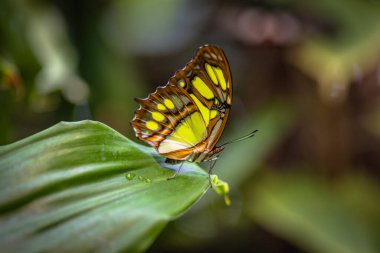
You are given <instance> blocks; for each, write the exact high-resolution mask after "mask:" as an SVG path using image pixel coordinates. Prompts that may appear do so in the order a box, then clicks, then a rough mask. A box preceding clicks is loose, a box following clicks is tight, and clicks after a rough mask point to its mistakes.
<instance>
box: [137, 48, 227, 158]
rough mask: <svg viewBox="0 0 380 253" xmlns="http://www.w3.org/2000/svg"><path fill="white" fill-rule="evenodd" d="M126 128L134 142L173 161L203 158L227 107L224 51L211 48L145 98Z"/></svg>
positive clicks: (219, 129)
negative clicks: (141, 142)
mask: <svg viewBox="0 0 380 253" xmlns="http://www.w3.org/2000/svg"><path fill="white" fill-rule="evenodd" d="M137 101H138V102H139V103H140V108H139V109H138V110H137V111H136V114H135V118H134V119H133V120H132V122H131V124H132V126H133V128H134V130H135V132H136V135H137V137H138V138H139V139H141V140H144V141H146V142H147V143H149V144H151V145H153V146H154V147H155V148H156V149H157V151H158V153H160V154H163V155H165V156H166V157H168V158H171V159H175V160H191V161H193V160H198V161H202V160H205V159H207V154H208V152H210V151H211V150H212V149H213V148H214V146H215V145H216V143H217V142H218V140H219V138H220V136H221V134H222V132H223V129H224V127H225V124H226V122H227V119H228V115H229V111H230V106H231V102H232V80H231V73H230V69H229V65H228V61H227V59H226V57H225V55H224V53H223V51H222V50H221V49H220V48H219V47H217V46H212V45H205V46H203V47H201V48H199V49H198V51H197V52H196V54H195V56H194V58H193V59H192V60H191V61H190V62H189V63H188V64H187V65H186V66H185V68H183V69H182V70H179V71H177V72H176V73H175V75H174V76H173V77H172V78H170V79H169V82H168V84H167V85H166V86H164V87H159V88H158V89H157V90H156V92H154V93H151V94H150V95H149V96H148V97H147V98H146V99H137Z"/></svg>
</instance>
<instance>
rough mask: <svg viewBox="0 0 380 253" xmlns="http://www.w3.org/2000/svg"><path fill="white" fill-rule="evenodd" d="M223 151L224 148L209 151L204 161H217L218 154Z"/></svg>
mask: <svg viewBox="0 0 380 253" xmlns="http://www.w3.org/2000/svg"><path fill="white" fill-rule="evenodd" d="M223 149H224V147H215V148H214V149H213V150H211V152H209V154H208V155H209V156H208V157H207V158H206V159H205V160H204V161H214V160H216V159H218V158H219V155H220V152H222V150H223Z"/></svg>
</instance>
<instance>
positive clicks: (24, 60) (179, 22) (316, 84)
mask: <svg viewBox="0 0 380 253" xmlns="http://www.w3.org/2000/svg"><path fill="white" fill-rule="evenodd" d="M206 43H212V44H217V45H219V46H220V47H222V48H223V50H224V51H225V53H226V55H227V57H228V58H229V61H230V65H231V69H232V74H233V81H234V84H233V85H234V101H233V108H232V114H231V117H230V119H229V122H228V124H227V127H226V129H225V133H224V135H223V137H222V139H223V140H229V139H232V138H236V137H240V136H241V135H244V134H246V133H248V132H250V131H252V130H254V129H259V132H258V134H257V135H256V136H255V137H254V138H253V139H250V140H249V141H245V142H241V143H237V144H234V145H233V146H229V147H227V148H226V150H225V151H224V152H223V154H222V157H221V159H220V160H221V161H219V162H218V163H217V165H216V167H215V170H214V171H215V173H216V174H218V175H219V176H220V177H221V178H223V179H224V180H226V181H227V182H229V183H230V186H231V192H232V194H231V200H232V206H231V207H226V206H225V205H224V203H223V201H221V199H220V198H217V197H216V196H215V194H213V193H210V194H207V195H206V196H205V197H204V198H203V199H202V200H201V201H200V202H198V203H197V204H196V205H195V206H194V207H193V208H192V209H191V210H190V212H188V213H187V214H186V215H185V216H183V217H180V218H179V219H178V220H176V221H174V222H172V223H171V224H170V225H169V226H168V227H167V228H166V229H165V230H164V232H163V233H162V234H161V235H160V236H159V237H158V239H157V240H156V241H155V242H154V244H153V245H152V247H151V248H150V249H149V250H148V251H149V252H178V251H181V252H216V251H217V252H231V251H233V250H234V251H239V252H338V253H339V252H344V253H345V252H380V240H379V238H380V203H379V196H380V187H379V176H380V173H379V167H380V155H379V154H380V100H379V98H380V2H379V1H375V0H373V1H371V0H364V1H363V0H345V1H344V0H336V1H327V0H321V1H315V2H310V1H300V0H298V1H297V0H292V1H291V0H288V1H285V0H271V1H216V0H215V1H200V0H199V1H191V0H180V1H174V0H162V1H153V0H151V1H149V0H129V1H121V0H119V1H116V0H114V1H112V0H96V1H95V0H94V1H90V0H87V1H80V2H79V1H73V0H69V1H57V0H56V1H53V0H41V1H22V0H13V1H12V0H3V1H1V2H0V107H1V110H0V144H1V145H4V144H8V143H12V142H14V141H17V140H20V139H21V138H24V137H27V136H30V135H32V134H34V133H37V132H39V131H41V130H43V129H46V128H48V127H50V126H52V125H53V124H55V123H57V122H59V121H62V120H65V121H77V120H83V119H93V120H98V121H101V122H103V123H105V124H107V125H109V126H111V127H112V128H114V129H116V130H117V131H119V132H121V133H122V134H124V135H126V136H128V137H130V138H131V139H132V140H136V138H135V137H134V133H133V130H132V128H131V127H130V126H129V121H130V120H131V119H132V117H133V114H134V111H135V109H136V108H137V107H138V106H137V104H135V102H134V101H133V98H134V97H146V96H147V95H148V93H150V92H152V91H154V90H155V88H156V87H157V86H159V85H164V84H165V83H166V81H167V80H168V79H169V77H171V76H172V75H173V74H174V72H175V71H176V70H177V69H180V68H182V67H184V65H185V64H186V63H187V62H188V61H189V60H190V58H191V57H192V56H193V54H194V52H195V50H196V49H197V48H198V47H199V46H201V45H203V44H206ZM206 166H207V164H206Z"/></svg>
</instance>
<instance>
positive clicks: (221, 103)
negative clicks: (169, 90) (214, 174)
mask: <svg viewBox="0 0 380 253" xmlns="http://www.w3.org/2000/svg"><path fill="white" fill-rule="evenodd" d="M169 84H172V85H177V86H180V87H182V88H184V89H185V90H186V91H187V93H188V94H189V96H190V97H191V98H192V99H193V101H194V103H195V104H196V105H197V107H198V109H199V111H200V112H201V114H202V117H203V119H204V122H205V124H206V127H207V132H208V144H207V149H208V150H212V149H213V148H214V146H215V145H216V143H217V142H218V140H219V138H220V136H221V135H222V133H223V129H224V127H225V125H226V123H227V120H228V116H229V113H230V108H231V103H232V76H231V70H230V66H229V64H228V60H227V57H226V56H225V54H224V52H223V50H222V49H221V48H219V47H218V46H214V45H205V46H202V47H200V48H199V49H198V51H197V52H196V54H195V56H194V58H193V59H192V60H191V61H190V62H189V63H188V64H187V65H186V67H185V68H183V69H182V70H179V71H177V72H176V73H175V75H174V76H173V77H172V78H170V79H169Z"/></svg>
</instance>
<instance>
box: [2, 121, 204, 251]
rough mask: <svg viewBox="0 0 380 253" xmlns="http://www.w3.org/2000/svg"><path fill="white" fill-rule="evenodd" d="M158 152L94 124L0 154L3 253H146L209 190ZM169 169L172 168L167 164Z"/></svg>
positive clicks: (64, 126) (50, 132) (187, 168)
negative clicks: (168, 225)
mask: <svg viewBox="0 0 380 253" xmlns="http://www.w3.org/2000/svg"><path fill="white" fill-rule="evenodd" d="M152 154H155V152H153V150H152V149H151V148H146V147H143V146H140V145H137V144H135V143H133V142H132V141H130V140H128V139H127V138H125V137H124V136H122V135H121V134H119V133H117V132H116V131H114V130H113V129H111V128H109V127H107V126H105V125H104V124H101V123H98V122H93V121H82V122H78V123H65V122H62V123H59V124H57V125H55V126H53V127H51V128H49V129H47V130H45V131H43V132H41V133H38V134H36V135H33V136H31V137H29V138H26V139H24V140H21V141H19V142H16V143H14V144H11V145H8V146H3V147H0V224H1V226H0V247H1V249H2V250H3V251H8V252H10V251H12V252H45V251H54V252H68V251H70V252H79V251H81V252H83V251H88V252H118V251H122V250H123V251H128V252H140V251H143V250H144V249H146V248H147V247H148V246H149V245H150V244H151V243H152V242H153V240H154V239H155V237H156V236H157V235H158V234H159V232H160V231H161V230H162V229H163V227H164V226H165V225H166V224H167V222H168V221H169V220H172V219H175V218H176V217H178V216H180V215H181V214H183V213H184V212H186V211H187V210H188V209H189V208H190V207H191V206H192V205H193V204H194V203H195V202H196V201H197V200H198V199H199V198H200V197H201V196H202V195H203V194H204V193H205V192H206V191H207V189H208V188H209V181H208V176H207V173H205V172H204V171H203V170H201V169H200V168H199V167H198V166H196V165H193V164H188V163H186V164H185V165H184V166H183V169H182V171H183V173H181V174H180V175H179V176H177V177H176V178H175V179H174V180H167V178H168V177H169V176H171V175H172V174H173V170H172V169H175V168H176V167H175V166H174V167H171V169H167V168H163V167H162V166H161V165H160V163H162V162H163V158H161V157H158V156H153V155H152ZM165 166H166V167H168V166H167V165H165Z"/></svg>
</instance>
